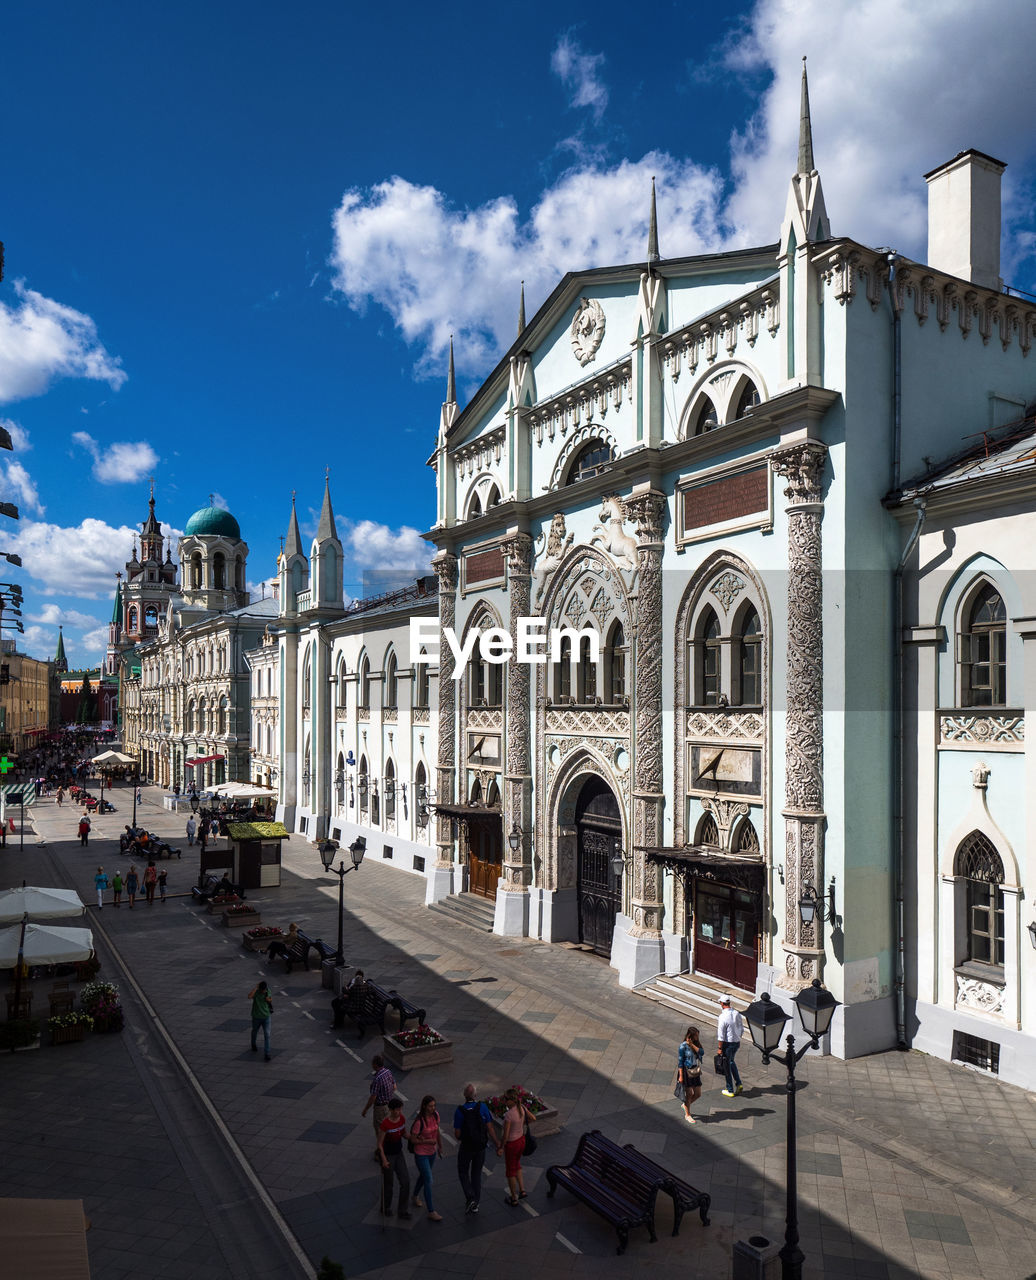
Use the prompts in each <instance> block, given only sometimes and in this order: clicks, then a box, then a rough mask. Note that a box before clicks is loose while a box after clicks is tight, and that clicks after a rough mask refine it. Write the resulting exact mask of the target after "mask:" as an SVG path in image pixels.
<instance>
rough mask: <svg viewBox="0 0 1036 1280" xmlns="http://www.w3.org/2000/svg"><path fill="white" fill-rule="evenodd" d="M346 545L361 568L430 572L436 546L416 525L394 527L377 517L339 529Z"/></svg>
mask: <svg viewBox="0 0 1036 1280" xmlns="http://www.w3.org/2000/svg"><path fill="white" fill-rule="evenodd" d="M339 536H340V537H341V539H342V544H343V549H344V550H345V553H346V555H347V556H348V557H349V559H350V560H351V561H352V563H353V565H354V566H355V567H356V568H357V569H361V570H374V571H375V572H376V571H378V570H388V569H392V570H397V569H399V570H406V571H408V572H410V571H412V572H413V573H414V574H415V575H417V574H420V573H428V572H429V562H430V560H431V557H432V549H431V547H430V546H429V544H428V543H427V542H425V540H424V539H423V538H422V537H421V535H420V533H418V531H417V530H416V529H411V528H410V527H409V525H405V524H404V525H401V526H400V527H399V528H398V529H391V528H389V526H388V525H385V524H376V523H375V522H374V521H373V520H359V521H357V522H356V523H355V524H351V525H350V526H349V527H348V528H347V529H345V530H342V529H340V530H339Z"/></svg>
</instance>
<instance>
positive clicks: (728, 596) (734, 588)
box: [710, 570, 745, 613]
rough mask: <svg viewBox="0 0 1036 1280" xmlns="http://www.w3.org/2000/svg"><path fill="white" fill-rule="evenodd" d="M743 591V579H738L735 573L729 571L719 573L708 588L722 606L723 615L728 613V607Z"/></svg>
mask: <svg viewBox="0 0 1036 1280" xmlns="http://www.w3.org/2000/svg"><path fill="white" fill-rule="evenodd" d="M744 589H745V580H744V578H739V577H738V576H737V574H736V573H731V572H730V571H729V570H728V571H727V572H726V573H721V574H720V575H719V577H718V578H717V579H716V581H715V582H714V583H713V584H712V586H711V588H710V590H711V591H712V594H713V595H714V596H715V597H716V599H717V600H718V601H719V602H720V604H721V605H722V606H723V612H724V613H729V611H730V606H731V605H732V604H733V603H734V601H735V600H736V599H737V598H738V596H739V595H740V594H741V592H742V591H744Z"/></svg>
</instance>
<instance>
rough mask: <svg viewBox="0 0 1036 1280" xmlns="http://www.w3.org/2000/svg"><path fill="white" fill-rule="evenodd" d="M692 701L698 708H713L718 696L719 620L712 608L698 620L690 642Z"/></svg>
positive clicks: (706, 610) (717, 701)
mask: <svg viewBox="0 0 1036 1280" xmlns="http://www.w3.org/2000/svg"><path fill="white" fill-rule="evenodd" d="M691 663H692V667H693V672H694V677H693V682H692V686H691V687H692V688H693V689H694V701H695V703H696V704H697V705H698V706H700V707H714V706H716V705H717V704H718V703H719V694H720V638H719V619H718V618H717V617H716V611H715V610H714V609H712V608H708V609H705V610H704V612H703V613H702V615H701V617H700V618H699V619H698V627H697V635H696V636H695V638H694V640H692V642H691Z"/></svg>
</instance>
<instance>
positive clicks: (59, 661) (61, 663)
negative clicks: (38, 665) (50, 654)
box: [54, 627, 68, 671]
mask: <svg viewBox="0 0 1036 1280" xmlns="http://www.w3.org/2000/svg"><path fill="white" fill-rule="evenodd" d="M54 666H55V667H57V668H58V670H59V671H67V670H68V659H67V658H66V657H65V637H64V635H63V633H62V630H61V628H60V627H58V651H57V653H56V654H55V655H54Z"/></svg>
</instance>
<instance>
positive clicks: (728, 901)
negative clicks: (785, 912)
mask: <svg viewBox="0 0 1036 1280" xmlns="http://www.w3.org/2000/svg"><path fill="white" fill-rule="evenodd" d="M695 902H696V907H695V913H694V914H695V925H694V968H695V970H696V971H697V972H700V973H707V974H710V975H711V976H712V977H714V978H720V979H721V980H722V981H723V982H728V983H730V985H731V986H734V987H740V988H742V989H743V990H745V991H754V990H755V979H756V971H757V969H758V965H759V961H758V954H759V951H758V948H759V918H760V904H759V895H758V894H756V893H753V892H751V891H749V890H745V889H735V888H733V887H732V886H731V885H723V884H702V883H701V882H699V883H698V887H697V892H696V895H695Z"/></svg>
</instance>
